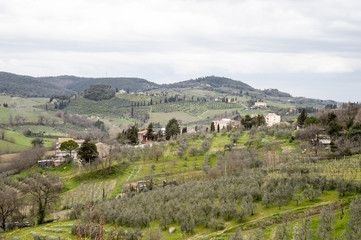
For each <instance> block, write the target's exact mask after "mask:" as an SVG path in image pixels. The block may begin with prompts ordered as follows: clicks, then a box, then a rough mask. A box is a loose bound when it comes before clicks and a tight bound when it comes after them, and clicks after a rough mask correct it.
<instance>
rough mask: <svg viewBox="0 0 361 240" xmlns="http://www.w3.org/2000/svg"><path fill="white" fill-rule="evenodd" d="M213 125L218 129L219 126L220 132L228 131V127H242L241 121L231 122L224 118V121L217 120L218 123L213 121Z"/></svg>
mask: <svg viewBox="0 0 361 240" xmlns="http://www.w3.org/2000/svg"><path fill="white" fill-rule="evenodd" d="M213 123H214V127H215V128H216V129H218V126H219V129H220V130H222V129H227V127H228V126H230V127H232V128H238V127H240V126H241V122H240V121H237V120H231V119H229V118H223V119H222V120H216V121H213Z"/></svg>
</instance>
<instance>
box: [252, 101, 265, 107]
mask: <svg viewBox="0 0 361 240" xmlns="http://www.w3.org/2000/svg"><path fill="white" fill-rule="evenodd" d="M254 106H255V107H257V108H266V107H267V103H265V102H255V103H254Z"/></svg>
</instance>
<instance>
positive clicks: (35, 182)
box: [24, 173, 63, 224]
mask: <svg viewBox="0 0 361 240" xmlns="http://www.w3.org/2000/svg"><path fill="white" fill-rule="evenodd" d="M30 175H32V174H30ZM25 182H26V183H27V186H26V187H25V188H24V192H25V193H29V196H30V201H31V202H32V203H33V206H34V208H35V209H36V211H37V218H38V224H42V223H44V219H45V216H46V213H47V210H48V209H49V206H50V205H51V204H52V203H54V202H56V201H57V200H58V199H59V193H60V191H61V189H62V188H63V184H62V182H61V181H60V179H59V177H57V176H55V175H53V174H51V173H46V174H44V173H43V175H40V174H38V173H36V174H34V176H32V177H31V178H27V179H26V180H25Z"/></svg>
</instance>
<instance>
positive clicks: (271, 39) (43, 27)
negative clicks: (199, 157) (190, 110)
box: [0, 0, 361, 101]
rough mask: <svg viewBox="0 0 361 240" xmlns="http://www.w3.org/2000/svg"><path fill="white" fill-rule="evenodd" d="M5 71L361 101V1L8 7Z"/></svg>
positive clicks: (33, 2)
mask: <svg viewBox="0 0 361 240" xmlns="http://www.w3.org/2000/svg"><path fill="white" fill-rule="evenodd" d="M0 71H7V72H13V73H17V74H25V75H31V76H54V75H65V74H66V75H77V76H91V77H104V76H113V77H115V76H123V77H125V76H127V77H140V78H145V79H147V80H150V81H153V82H157V83H169V82H177V81H183V80H188V79H191V78H197V77H202V76H208V75H216V76H223V77H230V78H232V79H235V80H241V81H243V82H246V83H248V84H250V85H251V86H254V87H256V88H260V89H265V88H278V89H279V90H281V91H286V92H289V93H291V94H292V95H294V96H306V97H314V98H321V99H334V100H338V101H361V94H360V92H361V77H360V76H361V75H360V73H361V1H360V0H277V1H276V0H274V1H272V0H249V1H247V0H244V1H243V0H209V1H207V0H171V1H170V0H154V1H153V0H141V1H138V0H132V1H129V0H127V1H125V0H50V1H49V0H0Z"/></svg>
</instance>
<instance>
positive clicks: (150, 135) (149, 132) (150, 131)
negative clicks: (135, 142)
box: [145, 123, 154, 140]
mask: <svg viewBox="0 0 361 240" xmlns="http://www.w3.org/2000/svg"><path fill="white" fill-rule="evenodd" d="M145 136H146V137H147V139H148V140H153V138H154V132H153V124H152V123H149V125H148V128H147V133H146V134H145Z"/></svg>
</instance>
